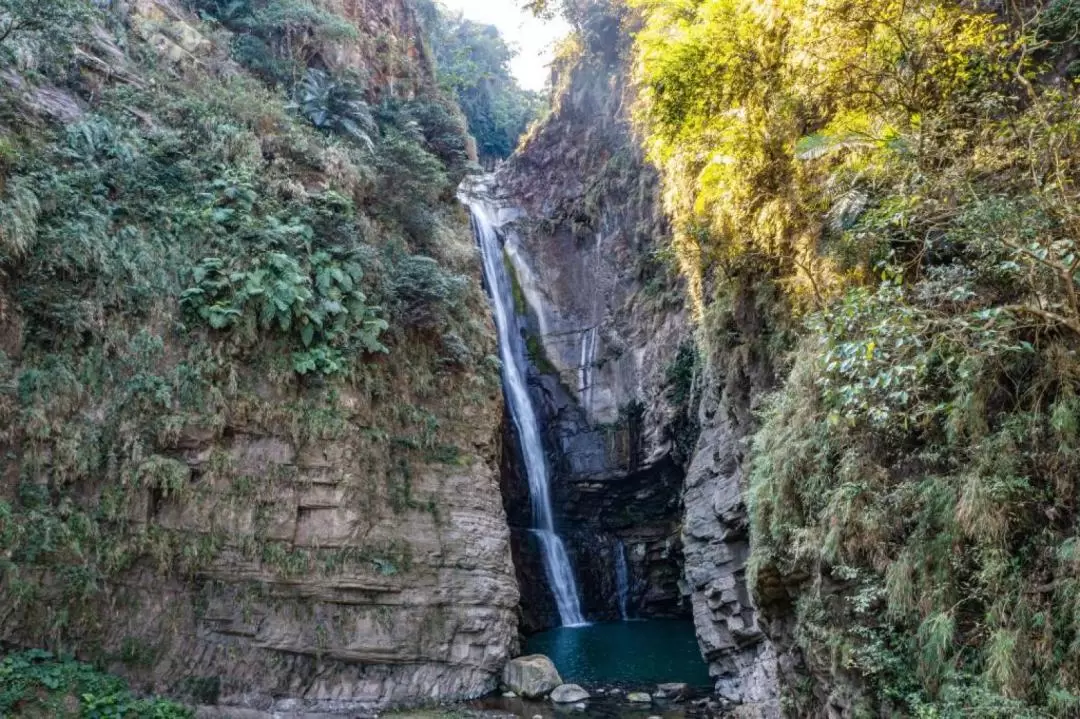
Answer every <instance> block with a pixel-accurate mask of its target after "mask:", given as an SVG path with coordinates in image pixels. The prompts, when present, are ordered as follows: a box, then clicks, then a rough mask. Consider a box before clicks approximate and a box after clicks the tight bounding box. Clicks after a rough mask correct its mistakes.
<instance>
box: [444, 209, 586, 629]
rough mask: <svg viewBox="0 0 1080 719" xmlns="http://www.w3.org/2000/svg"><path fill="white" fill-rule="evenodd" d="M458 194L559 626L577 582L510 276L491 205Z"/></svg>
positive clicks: (573, 607) (573, 614)
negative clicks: (490, 316) (468, 222)
mask: <svg viewBox="0 0 1080 719" xmlns="http://www.w3.org/2000/svg"><path fill="white" fill-rule="evenodd" d="M462 200H463V201H464V202H465V204H466V205H467V206H468V207H469V210H470V211H471V212H472V218H473V230H474V232H475V233H476V239H477V242H478V243H479V245H480V254H481V256H482V258H483V265H484V279H485V280H486V281H487V286H488V290H489V292H490V293H491V303H492V306H493V308H494V313H495V326H496V329H497V330H498V335H499V359H501V360H502V377H503V384H504V386H505V388H506V398H507V402H508V404H509V407H510V416H511V417H512V418H513V420H514V426H515V427H516V428H517V431H518V437H519V439H520V441H521V448H522V455H523V457H524V461H525V474H526V475H527V477H528V481H529V496H530V498H531V500H532V520H533V529H532V532H533V534H535V535H536V537H537V539H538V540H539V542H540V550H541V554H542V555H543V561H544V571H545V573H546V574H547V579H548V585H549V586H550V587H551V591H552V594H554V595H555V603H556V605H557V607H558V610H559V619H560V621H561V622H562V625H563V626H581V625H584V624H586V621H585V617H584V616H582V614H581V604H580V601H579V600H578V590H577V582H576V581H575V580H574V571H573V569H572V568H571V567H570V558H569V557H568V556H567V554H566V546H565V545H564V544H563V541H562V538H560V537H559V535H557V534H556V533H555V521H554V518H553V516H552V511H551V494H550V485H549V479H548V468H547V462H546V460H545V458H544V449H543V444H542V443H541V440H540V428H539V423H538V422H537V419H536V411H535V409H534V408H533V403H532V399H531V398H530V397H529V391H528V388H527V387H526V385H525V359H524V357H525V355H524V352H523V351H522V348H521V333H520V331H519V330H518V326H517V318H516V315H515V314H514V311H513V307H514V298H513V294H512V292H511V286H510V280H509V278H508V277H507V274H506V268H505V266H504V264H503V256H502V254H503V251H502V245H501V243H500V242H499V238H498V235H497V234H496V232H495V223H494V222H493V219H492V214H491V210H490V208H489V207H488V205H487V204H486V203H485V202H484V201H483V200H482V199H480V198H477V197H473V196H468V195H466V196H463V197H462Z"/></svg>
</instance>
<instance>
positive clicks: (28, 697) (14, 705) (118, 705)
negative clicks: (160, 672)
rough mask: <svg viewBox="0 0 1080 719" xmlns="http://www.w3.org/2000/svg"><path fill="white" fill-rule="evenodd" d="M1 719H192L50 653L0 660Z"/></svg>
mask: <svg viewBox="0 0 1080 719" xmlns="http://www.w3.org/2000/svg"><path fill="white" fill-rule="evenodd" d="M0 715H3V716H10V717H19V716H50V717H71V718H72V719H75V718H79V719H120V717H128V718H129V719H190V718H191V717H194V716H195V713H194V711H192V710H190V709H187V708H185V707H182V706H180V705H179V704H174V703H173V702H169V701H164V700H161V699H138V698H136V697H135V696H134V695H132V693H131V691H130V690H129V689H128V687H127V684H126V683H125V682H124V681H123V680H121V679H119V678H117V677H114V676H110V675H107V674H102V673H100V672H98V671H96V670H95V669H93V668H92V667H90V666H89V665H87V664H80V663H78V662H75V661H73V660H71V659H61V658H57V657H54V656H53V655H52V654H50V653H49V652H43V651H39V650H31V651H26V652H20V653H16V654H8V655H6V656H4V657H3V659H2V660H0Z"/></svg>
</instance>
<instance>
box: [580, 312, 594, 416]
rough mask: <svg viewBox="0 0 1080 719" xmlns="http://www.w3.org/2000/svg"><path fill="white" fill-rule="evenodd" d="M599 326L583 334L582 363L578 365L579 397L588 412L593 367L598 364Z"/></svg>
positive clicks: (590, 400) (583, 407) (590, 401)
mask: <svg viewBox="0 0 1080 719" xmlns="http://www.w3.org/2000/svg"><path fill="white" fill-rule="evenodd" d="M596 334H597V328H596V327H593V328H591V329H587V330H585V331H583V332H582V334H581V365H580V366H579V367H578V398H579V400H580V402H581V407H582V409H584V410H585V411H586V412H588V411H589V407H590V406H591V404H592V383H593V368H594V367H595V365H596Z"/></svg>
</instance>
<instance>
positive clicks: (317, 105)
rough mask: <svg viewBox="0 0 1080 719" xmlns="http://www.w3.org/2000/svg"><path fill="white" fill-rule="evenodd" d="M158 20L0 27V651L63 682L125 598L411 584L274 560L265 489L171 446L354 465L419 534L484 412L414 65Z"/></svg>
mask: <svg viewBox="0 0 1080 719" xmlns="http://www.w3.org/2000/svg"><path fill="white" fill-rule="evenodd" d="M103 8H104V9H103ZM183 9H184V10H186V11H187V12H188V13H189V14H186V15H182V16H181V15H180V14H178V15H176V16H168V17H166V16H164V15H162V16H150V17H147V16H141V15H139V13H138V11H132V10H131V9H130V8H128V6H127V4H120V3H88V2H83V1H82V0H60V1H57V2H47V3H42V2H24V1H23V0H11V1H8V2H4V3H0V71H2V72H3V73H4V77H5V80H4V82H3V83H0V457H3V460H2V467H0V627H2V628H3V632H4V635H5V638H8V639H14V640H17V641H19V642H21V643H23V644H28V645H38V646H49V647H51V648H54V649H57V650H68V649H77V650H78V651H79V652H80V656H91V657H95V658H97V657H106V656H111V655H112V654H114V653H116V652H117V651H118V649H117V646H116V645H117V643H119V642H120V641H121V640H123V639H124V637H122V636H119V635H118V634H119V632H120V631H121V630H120V628H118V627H113V626H109V625H110V624H111V623H112V622H111V620H104V619H103V617H105V616H108V614H107V612H116V611H118V610H117V609H116V605H117V603H120V604H123V605H124V606H125V607H127V606H132V605H133V603H134V602H136V599H137V598H131V597H129V596H127V595H125V594H124V592H125V589H124V586H125V585H124V583H123V582H120V581H119V580H120V579H121V578H122V577H125V576H131V574H132V573H136V572H143V573H145V572H149V573H151V574H154V573H156V576H157V577H158V580H157V581H160V582H162V583H167V582H172V581H176V582H180V583H181V584H173V585H170V586H174V587H175V586H188V587H196V588H197V587H205V586H207V585H205V583H202V582H200V583H195V582H193V581H192V580H194V578H195V577H197V576H202V575H201V574H200V573H202V572H205V571H206V570H207V569H208V568H209V567H210V566H211V565H212V564H213V562H214V561H215V560H216V559H217V558H219V557H220V556H221V555H222V554H223V553H232V554H233V556H241V557H244V558H245V560H246V561H251V562H254V563H256V564H258V565H259V566H262V567H264V568H266V570H267V571H269V572H271V573H273V574H276V575H278V576H297V575H301V574H304V575H314V574H319V573H323V574H326V573H340V572H342V571H345V570H346V569H349V570H350V571H354V572H376V573H378V574H383V575H389V574H397V573H404V572H407V571H409V567H410V548H409V546H408V542H407V541H402V542H390V543H374V542H373V543H370V544H366V545H360V544H357V546H355V547H348V548H346V549H334V550H330V549H318V548H314V549H312V548H298V547H294V546H293V545H292V544H291V543H290V542H288V541H281V540H280V538H276V537H273V536H272V535H271V534H270V530H269V529H268V527H269V523H270V519H269V518H270V517H271V516H272V513H273V507H274V502H276V501H278V499H279V498H280V497H287V496H288V492H285V491H283V490H282V488H283V487H288V486H289V482H290V481H291V479H292V478H293V477H292V475H289V474H288V471H289V470H290V468H289V467H285V468H283V469H282V470H281V472H280V473H279V474H272V473H269V472H262V473H258V474H244V472H242V471H241V470H240V469H239V468H238V467H237V466H236V461H235V457H232V456H230V455H229V453H228V452H227V451H224V450H221V449H214V450H213V451H212V452H210V455H211V456H209V458H208V459H207V460H206V461H205V462H202V460H200V464H199V467H198V468H195V469H193V468H192V466H190V465H189V463H188V461H187V460H186V455H185V454H184V450H183V447H190V446H192V445H191V444H190V443H191V442H203V443H209V444H210V445H212V444H213V442H214V441H215V440H221V441H222V443H224V441H225V440H227V439H228V437H226V436H225V435H226V432H230V433H231V432H232V431H233V430H232V429H228V428H235V427H240V428H243V429H242V431H245V432H252V433H255V434H257V435H271V436H274V435H276V436H282V437H287V438H289V440H290V441H291V442H292V443H294V444H295V446H297V447H300V446H303V445H304V443H305V442H310V441H313V440H325V441H329V440H338V441H350V442H354V443H357V444H358V445H361V446H362V449H361V450H358V451H360V452H363V453H364V454H362V455H361V456H362V460H358V461H360V462H362V463H363V464H364V465H365V466H366V468H367V469H368V470H369V471H370V476H371V480H370V482H369V484H370V486H364V487H360V488H358V490H357V495H358V496H357V497H356V498H354V499H351V500H350V501H354V503H355V505H356V506H360V507H370V506H372V504H371V503H373V502H376V501H379V502H386V503H388V504H389V505H390V508H391V509H392V511H393V512H395V513H399V512H405V511H413V510H415V511H423V512H430V513H432V514H435V513H437V511H438V508H437V507H436V506H435V505H434V503H433V501H432V499H431V498H430V497H418V496H415V495H414V493H413V490H412V488H411V486H412V485H411V483H410V477H411V472H412V471H413V469H412V468H413V467H414V466H415V465H417V464H425V463H435V464H453V463H455V462H457V461H459V457H460V456H461V455H462V450H460V449H459V447H458V446H457V445H455V443H454V439H455V437H454V434H453V430H454V427H455V426H459V425H461V426H464V425H465V422H464V418H465V417H466V416H467V415H468V414H469V412H470V406H475V405H476V404H490V403H492V402H494V401H495V400H494V397H495V396H496V395H497V392H498V388H499V383H498V375H497V362H495V361H494V360H492V359H491V354H492V353H493V351H494V347H493V339H492V336H491V331H490V328H489V327H488V326H487V322H486V320H485V317H486V314H485V311H484V308H485V306H486V305H485V303H484V299H483V296H482V294H481V290H480V287H479V283H478V282H477V281H476V279H475V275H476V267H475V263H474V258H473V254H472V252H473V250H472V239H471V235H470V233H469V231H468V225H467V222H466V217H465V215H464V212H463V211H462V210H461V209H460V207H459V206H458V203H457V201H456V199H455V190H456V186H457V184H458V183H459V181H460V180H461V179H462V177H463V176H464V174H465V173H466V171H467V170H468V167H469V162H468V157H467V134H466V127H465V121H464V118H463V116H462V113H461V111H460V109H459V108H458V106H457V104H456V102H455V101H454V99H453V97H451V96H449V95H447V94H446V93H445V92H443V91H442V90H440V89H439V87H438V86H437V85H436V84H435V82H434V78H433V77H432V74H431V71H430V68H429V67H427V68H426V67H425V66H424V64H423V63H424V62H425V58H424V56H423V55H422V53H417V52H413V51H412V50H413V49H414V48H413V47H412V46H409V45H408V44H407V43H408V42H409V41H410V40H409V39H404V40H403V39H401V38H394V37H389V36H380V37H378V38H371V37H361V36H360V35H359V34H358V30H357V26H356V24H355V23H354V22H353V21H352V20H350V19H349V18H346V17H344V16H339V15H336V14H334V13H333V12H330V11H328V10H326V9H325V6H323V5H319V4H313V3H310V2H307V1H306V0H243V1H240V2H233V1H232V0H230V1H229V2H224V1H221V2H217V1H216V0H190V2H188V3H186V6H185V7H184V8H183ZM410 12H411V10H410ZM335 57H346V58H350V59H351V60H353V62H351V63H349V64H344V65H343V64H340V63H337V64H335V63H334V62H332V61H331V59H332V58H335ZM345 398H348V399H347V401H346V399H345ZM223 437H224V438H225V440H223V439H222V438H223ZM185 443H188V444H185ZM208 446H209V445H208ZM291 470H292V471H293V472H294V473H295V468H291ZM198 512H203V513H204V514H205V516H206V518H207V519H206V522H205V523H200V524H199V525H198V526H192V525H191V524H190V523H187V519H186V518H189V517H191V516H195V515H196V514H198ZM193 513H194V514H193ZM245 514H247V515H250V516H251V517H252V520H251V522H245V520H243V519H238V518H242V517H243V516H245ZM170 518H171V519H170ZM178 518H180V519H179V520H178ZM184 581H189V582H191V583H190V584H188V585H183V584H182V582H184ZM125 602H129V603H130V604H125ZM136 629H138V630H139V631H147V632H151V631H153V632H163V633H164V632H168V631H169V627H167V626H157V625H155V626H153V627H137V628H136ZM135 641H139V640H135ZM145 649H146V652H148V653H149V659H148V658H147V657H146V656H143V657H142V659H139V661H135V663H133V664H132V663H129V662H128V661H127V659H125V658H123V657H121V658H120V659H119V661H123V662H125V664H127V665H128V666H129V668H133V667H137V666H146V665H147V664H149V665H152V664H153V656H154V655H153V652H155V651H157V648H156V647H154V646H147V647H145ZM31 659H33V658H31ZM136 659H138V658H136ZM12 661H16V663H18V662H19V661H22V660H20V659H18V658H16V659H14V660H12ZM133 661H134V660H133ZM140 662H141V663H140ZM19 666H20V667H21V666H22V665H21V664H20V665H19ZM34 666H35V667H37V665H36V664H35V665H34ZM64 666H66V665H64ZM7 667H8V664H4V665H3V668H0V671H7V670H8V669H7ZM16 668H18V667H16ZM24 668H25V667H24ZM39 669H40V668H34V672H37V673H40V672H39ZM12 671H14V670H12ZM19 671H22V669H19ZM40 671H41V672H46V673H49V672H52V671H53V670H52V669H40ZM56 671H57V672H59V673H60V674H62V675H63V676H65V677H66V676H68V674H69V673H70V672H68V670H67V669H65V668H63V666H62V667H61V668H60V669H57V670H56ZM72 671H75V670H72ZM79 671H81V670H79ZM76 673H77V672H76ZM35 676H37V674H35ZM49 676H52V674H49ZM80 676H81V675H80ZM50 681H51V680H50ZM79 681H80V682H81V681H82V679H80V680H79ZM94 691H95V692H96V690H94ZM109 691H112V690H111V689H110V690H109ZM103 712H104V710H103ZM0 713H3V711H2V710H0ZM90 715H91V714H87V716H90ZM92 715H93V716H112V715H113V714H109V713H100V714H92ZM155 716H157V715H155ZM161 716H168V714H167V713H166V714H161Z"/></svg>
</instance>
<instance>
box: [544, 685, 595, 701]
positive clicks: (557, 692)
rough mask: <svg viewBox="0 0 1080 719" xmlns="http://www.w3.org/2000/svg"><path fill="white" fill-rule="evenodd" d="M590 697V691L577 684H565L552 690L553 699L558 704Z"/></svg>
mask: <svg viewBox="0 0 1080 719" xmlns="http://www.w3.org/2000/svg"><path fill="white" fill-rule="evenodd" d="M588 698H589V692H587V691H585V690H584V689H582V688H581V687H579V686H578V685H577V684H563V685H561V686H557V687H555V689H554V691H552V692H551V701H553V702H555V703H556V704H574V703H576V702H580V701H585V700H586V699H588Z"/></svg>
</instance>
